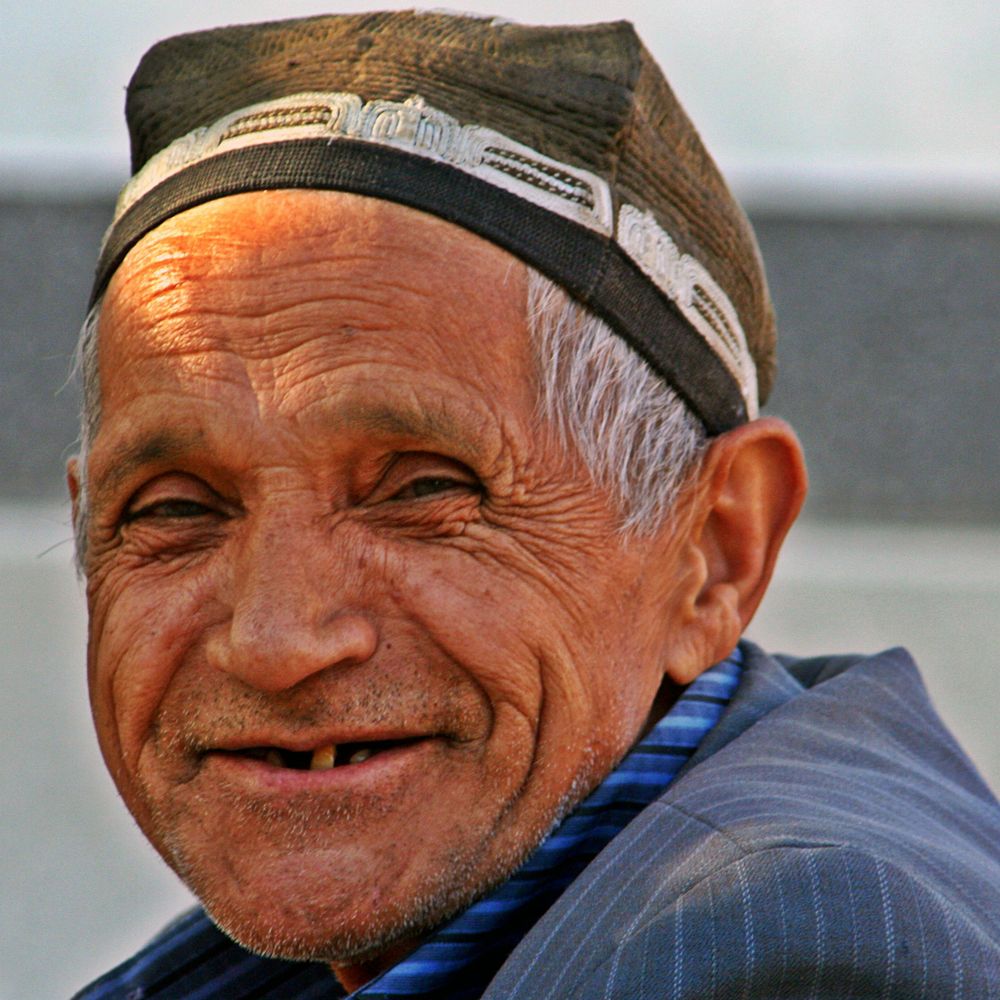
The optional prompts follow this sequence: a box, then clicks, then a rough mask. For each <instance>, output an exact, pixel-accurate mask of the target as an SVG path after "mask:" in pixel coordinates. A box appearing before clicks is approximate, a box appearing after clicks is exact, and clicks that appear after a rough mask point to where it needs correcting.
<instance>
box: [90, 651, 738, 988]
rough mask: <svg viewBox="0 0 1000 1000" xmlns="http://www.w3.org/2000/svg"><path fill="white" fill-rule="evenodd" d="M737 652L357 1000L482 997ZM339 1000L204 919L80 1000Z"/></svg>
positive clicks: (682, 748)
mask: <svg viewBox="0 0 1000 1000" xmlns="http://www.w3.org/2000/svg"><path fill="white" fill-rule="evenodd" d="M741 669H742V654H741V652H740V650H739V649H738V648H737V649H736V650H735V651H734V652H733V654H732V655H731V656H730V657H729V658H728V659H726V660H723V661H722V662H721V663H718V664H716V665H715V666H714V667H712V668H711V669H710V670H708V671H706V672H705V673H704V674H702V675H701V676H700V677H699V678H698V679H697V680H695V681H694V682H693V683H692V684H690V685H689V686H688V687H687V688H686V689H685V690H684V692H683V693H682V694H681V696H680V698H678V700H677V701H676V703H675V704H674V705H673V707H672V708H671V709H670V711H668V712H667V713H666V715H664V716H663V718H662V719H661V720H660V721H659V722H658V723H657V724H656V725H655V726H654V727H653V729H652V730H650V732H649V733H648V735H647V736H646V737H645V738H644V739H643V740H642V741H641V742H640V743H639V744H637V745H636V747H635V748H634V749H632V750H631V751H630V752H629V753H628V754H627V755H626V757H625V758H624V759H623V760H622V762H621V763H620V764H619V765H618V767H617V768H615V770H614V771H612V772H611V774H609V775H608V777H607V778H605V780H604V781H603V782H602V783H601V784H600V785H599V786H598V787H597V788H596V789H595V790H594V791H593V792H591V794H590V795H589V796H588V797H587V798H586V799H584V801H583V802H582V803H581V804H580V806H578V807H577V808H576V809H575V810H574V811H573V812H572V813H571V814H570V815H569V816H568V817H567V818H566V819H565V820H563V821H562V823H560V824H559V825H558V826H557V827H556V828H555V829H554V830H553V831H552V833H551V834H549V836H548V837H547V838H546V839H545V840H544V841H543V842H542V844H541V845H540V846H539V847H538V848H537V849H536V850H535V851H534V853H533V854H532V855H531V856H530V857H529V858H528V860H527V861H526V862H525V863H524V864H523V865H522V866H521V868H520V869H519V870H518V871H517V872H515V874H514V875H512V876H511V877H510V878H509V879H508V880H507V881H506V882H504V883H503V884H502V885H500V886H499V887H498V888H497V889H495V890H494V891H493V892H492V893H490V894H489V895H488V896H486V897H484V898H483V899H481V900H479V901H478V902H476V903H474V904H473V905H472V906H470V907H469V908H468V909H467V910H465V911H464V912H463V913H461V914H459V915H458V916H457V917H455V918H454V919H453V920H451V921H450V922H449V923H447V924H445V925H444V926H443V927H441V928H440V929H439V930H438V931H436V932H435V933H434V934H433V935H432V936H431V937H430V938H428V939H427V940H426V941H425V942H424V943H423V944H422V945H421V946H420V947H419V948H417V949H416V950H415V951H414V952H412V953H411V954H410V955H409V956H407V957H406V958H404V959H403V960H402V961H401V962H399V963H398V964H397V965H395V966H393V967H392V968H390V969H387V970H386V971H385V972H383V973H382V974H381V975H379V976H377V977H376V978H375V979H373V980H371V981H370V982H368V983H366V984H365V985H364V986H363V987H361V989H359V990H358V991H357V992H355V993H353V994H351V1000H382V998H390V997H392V998H399V997H424V998H428V997H448V998H449V1000H474V998H478V997H480V996H481V995H482V993H483V992H484V991H485V990H486V987H487V986H488V985H489V983H490V981H491V980H492V979H493V977H494V976H495V975H496V973H497V972H498V971H499V969H500V966H501V965H502V964H503V963H504V961H505V959H506V958H507V956H508V955H509V954H510V953H511V951H513V949H514V948H515V946H516V945H517V944H518V942H519V941H520V940H521V939H522V938H523V937H524V936H525V934H527V933H528V931H529V930H530V929H531V928H532V927H533V926H534V924H535V923H536V922H537V921H538V919H539V918H540V917H541V916H542V915H543V914H544V913H545V911H546V910H547V909H548V908H549V907H550V906H551V905H552V904H553V903H554V902H555V901H556V900H557V899H558V898H559V896H560V895H561V894H562V893H563V892H564V891H565V889H566V888H567V886H569V884H570V883H571V882H572V881H573V880H574V879H575V878H576V877H577V876H578V875H579V874H580V872H582V871H583V869H584V868H585V867H586V866H587V865H588V864H589V863H590V862H591V861H592V860H593V859H594V858H595V857H596V856H597V854H598V853H599V852H600V851H601V850H602V848H604V847H605V845H607V843H608V842H609V841H610V840H611V839H612V838H613V837H614V836H615V834H617V833H619V832H620V831H621V830H622V829H624V827H625V826H626V825H627V824H628V823H629V822H630V821H631V820H632V819H633V818H634V817H635V816H636V815H637V814H638V813H639V812H641V811H642V810H643V809H644V808H645V807H646V806H648V805H649V804H650V803H651V802H652V801H653V800H654V799H656V798H658V797H659V796H660V795H661V794H662V793H663V791H664V790H665V789H666V787H667V785H669V784H670V782H671V781H672V780H673V778H674V776H675V775H676V774H677V772H678V771H680V769H681V768H682V767H683V766H684V764H685V763H687V761H688V760H689V759H690V757H691V755H692V754H693V753H694V751H695V750H696V749H697V747H698V744H699V743H700V742H701V741H702V740H703V739H704V737H705V736H706V735H707V734H708V732H709V730H711V729H712V727H713V726H714V725H715V724H716V722H717V721H718V720H719V718H720V716H721V715H722V713H723V711H724V710H725V708H726V706H727V705H728V704H729V700H730V699H731V697H732V695H733V693H734V692H735V690H736V687H737V685H738V684H739V679H740V673H741ZM221 996H225V997H227V998H233V1000H251V998H253V1000H279V998H280V1000H320V998H323V1000H338V998H340V1000H342V998H344V997H345V996H346V994H345V993H344V992H343V990H342V989H341V988H340V986H339V985H338V983H337V981H336V980H335V979H334V977H333V976H332V974H331V973H330V970H329V968H328V967H327V966H325V965H321V964H318V963H301V962H285V961H280V960H275V959H266V958H261V957H259V956H256V955H251V954H250V953H249V952H246V951H244V950H243V949H242V948H240V947H239V946H238V945H236V944H234V943H233V942H232V941H230V940H229V939H228V938H227V937H225V935H223V934H222V932H221V931H219V930H217V929H216V928H215V927H214V925H212V923H211V922H210V921H209V920H208V918H207V917H206V916H205V914H204V912H203V911H202V910H200V909H197V910H194V911H191V912H190V913H188V914H185V915H184V916H183V917H181V918H179V919H178V920H177V921H176V922H175V923H173V924H172V925H170V926H169V927H167V928H166V929H165V930H164V931H163V932H162V933H161V934H160V935H159V936H158V937H157V938H155V939H154V940H153V941H152V942H151V943H150V944H149V945H147V946H146V948H144V949H143V950H142V951H140V952H139V953H138V954H137V955H135V956H134V957H133V958H132V959H130V960H129V961H128V962H126V963H125V964H124V965H121V966H119V967H118V968H117V969H115V970H113V971H112V972H110V973H108V974H107V975H106V976H104V977H102V978H101V979H99V980H98V981H97V982H96V983H94V984H92V985H91V986H90V987H88V988H87V989H85V990H83V991H82V992H81V993H79V994H78V995H77V998H76V1000H110V998H115V1000H125V998H127V1000H145V998H147V997H156V998H157V1000H167V998H171V997H174V998H178V1000H180V998H184V1000H200V998H206V1000H207V998H212V997H221Z"/></svg>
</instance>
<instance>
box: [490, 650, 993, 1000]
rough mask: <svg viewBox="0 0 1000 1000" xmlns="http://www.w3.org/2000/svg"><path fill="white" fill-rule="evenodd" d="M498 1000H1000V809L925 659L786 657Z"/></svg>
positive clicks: (589, 875)
mask: <svg viewBox="0 0 1000 1000" xmlns="http://www.w3.org/2000/svg"><path fill="white" fill-rule="evenodd" d="M744 652H745V656H746V660H745V663H746V667H745V673H744V677H743V681H742V683H741V685H740V688H739V690H738V692H737V694H736V696H735V697H734V699H733V701H732V703H731V705H730V707H729V710H728V711H727V713H726V714H725V715H724V716H723V718H722V720H721V721H720V722H719V723H718V725H717V726H716V727H715V729H713V730H712V732H711V733H709V735H708V736H707V737H706V739H705V741H704V742H703V743H702V745H701V746H700V747H699V749H698V751H697V753H696V755H695V757H694V758H692V760H691V761H690V762H689V764H688V765H687V767H686V769H685V771H683V772H682V773H681V775H680V776H678V778H677V779H675V781H674V783H673V784H672V785H671V786H670V787H669V788H668V790H667V791H666V793H665V794H664V795H663V797H662V798H661V799H659V800H658V801H657V802H655V803H654V804H653V805H652V806H650V807H648V808H647V809H646V810H644V812H643V813H642V814H641V815H640V816H639V817H638V818H637V819H636V820H634V821H633V822H632V823H631V824H630V825H629V826H628V827H627V828H626V829H625V830H624V831H623V832H622V833H621V834H619V835H618V836H617V837H616V838H615V839H614V840H613V841H612V842H611V844H610V845H609V846H608V847H607V848H606V849H605V850H604V852H603V853H602V854H601V855H600V856H599V857H598V858H597V860H596V861H594V862H593V863H592V864H591V865H590V867H589V868H588V869H587V870H586V871H585V872H584V873H583V874H582V875H581V876H580V878H579V879H577V881H576V882H574V883H573V885H572V886H571V887H570V888H569V889H568V890H567V891H566V893H565V894H564V895H563V896H562V897H561V898H560V900H559V901H558V902H557V903H556V904H555V905H554V906H553V907H552V909H551V910H550V911H549V912H548V913H547V914H546V915H545V916H544V917H543V918H542V920H541V921H539V923H538V924H536V926H535V927H534V928H533V929H532V930H531V932H530V933H529V934H528V935H527V936H526V937H525V938H524V939H523V940H522V941H521V943H520V944H519V946H518V947H517V948H516V949H515V951H514V952H513V954H512V955H511V957H510V959H509V960H508V961H507V963H506V964H505V965H504V967H503V969H502V970H501V971H500V974H499V975H498V976H497V978H496V979H495V980H494V981H493V983H492V985H491V987H490V989H489V990H488V991H487V993H486V994H485V998H489V1000H501V998H503V1000H513V998H519V1000H529V998H530V1000H545V998H581V1000H598V998H600V1000H612V998H614V1000H647V998H648V1000H654V998H655V1000H688V998H690V1000H694V998H697V1000H710V998H716V1000H731V998H743V997H753V998H769V1000H770V998H781V997H783V998H802V1000H804V998H830V1000H832V998H838V1000H841V998H848V997H865V998H868V997H882V998H898V1000H918V998H927V1000H939V998H956V1000H958V998H967V1000H983V998H991V997H996V998H1000V806H998V804H997V802H996V800H995V799H994V798H993V796H992V795H991V794H990V792H989V790H988V789H987V787H986V786H985V785H984V783H983V781H982V779H981V778H980V777H979V775H978V774H977V773H976V771H975V769H974V768H973V767H972V765H971V764H970V763H969V761H968V760H967V758H966V757H965V755H964V754H963V753H962V751H961V749H960V748H959V747H958V745H957V744H956V743H955V741H954V739H953V738H952V737H951V735H950V734H949V733H948V732H947V730H946V729H945V728H944V726H943V725H942V723H941V722H940V720H939V719H938V717H937V715H936V714H935V712H934V710H933V709H932V708H931V706H930V704H929V702H928V699H927V695H926V692H925V691H924V688H923V685H922V684H921V682H920V680H919V677H918V676H917V673H916V668H915V667H914V665H913V663H912V661H911V660H910V658H909V656H908V655H907V654H906V652H904V651H903V650H898V649H897V650H890V651H889V652H887V653H883V654H880V655H878V656H874V657H836V658H830V657H826V658H823V659H815V660H792V659H788V658H772V657H769V656H767V655H765V654H764V653H763V652H761V650H759V649H757V648H756V647H754V646H753V645H752V644H749V643H748V644H745V645H744Z"/></svg>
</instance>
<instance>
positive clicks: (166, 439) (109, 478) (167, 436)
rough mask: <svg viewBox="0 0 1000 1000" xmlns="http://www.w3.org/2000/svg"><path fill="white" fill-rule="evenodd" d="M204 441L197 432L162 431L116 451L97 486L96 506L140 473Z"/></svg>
mask: <svg viewBox="0 0 1000 1000" xmlns="http://www.w3.org/2000/svg"><path fill="white" fill-rule="evenodd" d="M203 439H204V435H203V434H201V433H197V432H195V433H180V432H177V431H166V430H161V431H156V432H155V433H154V434H151V435H149V436H147V437H143V438H140V439H139V440H137V441H133V442H131V443H129V444H126V445H123V446H122V447H120V448H118V449H116V451H115V453H114V455H113V456H112V457H111V460H110V462H109V465H108V469H107V471H106V472H105V473H104V475H103V476H101V478H100V479H98V480H97V481H96V482H95V483H94V491H93V499H94V502H95V503H98V504H99V503H100V502H101V501H102V500H103V499H104V498H105V497H106V496H107V495H108V494H109V493H113V492H114V491H115V490H116V489H117V488H118V486H120V485H121V484H122V483H123V482H125V481H126V480H127V479H128V478H129V477H130V476H131V475H132V474H133V473H134V472H135V471H136V470H137V469H141V468H142V467H143V466H145V465H150V464H152V463H154V462H162V461H164V460H169V459H172V458H175V457H180V456H181V455H183V454H184V453H186V452H188V451H190V449H191V448H192V447H193V446H194V445H196V444H199V443H201V442H202V441H203Z"/></svg>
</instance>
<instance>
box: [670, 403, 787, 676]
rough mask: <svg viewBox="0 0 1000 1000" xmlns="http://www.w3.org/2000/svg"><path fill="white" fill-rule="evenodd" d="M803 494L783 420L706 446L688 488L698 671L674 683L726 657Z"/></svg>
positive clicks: (692, 642) (758, 423)
mask: <svg viewBox="0 0 1000 1000" xmlns="http://www.w3.org/2000/svg"><path fill="white" fill-rule="evenodd" d="M806 487H807V477H806V470H805V462H804V459H803V456H802V448H801V446H800V444H799V442H798V439H797V438H796V436H795V433H794V432H793V431H792V429H791V428H790V427H789V426H788V424H786V423H785V422H784V421H782V420H778V419H776V418H773V417H768V418H762V419H760V420H755V421H753V422H752V423H750V424H746V425H744V426H743V427H738V428H736V429H735V430H732V431H729V432H728V433H726V434H723V435H720V436H719V437H718V438H716V440H715V441H713V442H712V445H711V447H710V449H709V452H708V454H707V455H706V456H705V459H704V462H703V464H702V469H701V472H700V475H699V477H698V481H697V483H696V484H695V485H694V486H693V495H692V498H691V506H692V510H691V522H690V523H691V531H690V535H689V544H690V545H691V552H690V556H691V558H692V560H696V561H697V562H698V564H699V567H700V577H701V583H700V587H699V588H698V589H697V593H692V594H691V595H690V598H691V599H690V603H689V606H688V614H689V620H688V622H687V623H686V626H685V628H686V629H688V630H690V631H689V636H688V640H689V641H688V645H689V646H690V647H691V650H692V656H691V659H692V661H693V662H694V663H697V664H699V665H700V669H695V670H694V673H693V676H692V677H688V678H679V677H678V678H675V679H676V680H679V681H680V682H682V683H684V682H686V681H689V680H693V679H694V676H697V674H698V673H700V670H704V669H706V668H707V667H708V666H711V665H712V664H713V663H715V662H717V661H718V660H720V659H722V658H723V657H725V656H727V655H728V654H729V653H730V652H731V651H732V649H733V647H734V646H735V645H736V643H737V641H738V640H739V638H740V636H741V635H742V633H743V630H744V629H745V628H746V626H747V625H748V623H749V622H750V620H751V618H752V617H753V615H754V613H755V612H756V610H757V606H758V605H759V604H760V601H761V599H762V598H763V596H764V592H765V591H766V589H767V585H768V583H769V582H770V580H771V574H772V573H773V571H774V564H775V562H776V560H777V558H778V552H779V551H780V549H781V544H782V542H783V541H784V538H785V535H786V534H787V533H788V529H789V528H790V527H791V526H792V523H793V522H794V521H795V518H796V517H797V516H798V513H799V511H800V510H801V508H802V504H803V502H804V500H805V495H806Z"/></svg>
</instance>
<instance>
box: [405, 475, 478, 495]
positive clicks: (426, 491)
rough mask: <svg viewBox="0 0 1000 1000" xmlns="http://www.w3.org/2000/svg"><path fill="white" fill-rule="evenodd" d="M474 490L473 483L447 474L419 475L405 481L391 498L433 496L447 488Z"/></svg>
mask: <svg viewBox="0 0 1000 1000" xmlns="http://www.w3.org/2000/svg"><path fill="white" fill-rule="evenodd" d="M456 489H459V490H476V489H477V487H476V486H475V484H473V483H469V482H465V481H463V480H459V479H452V478H450V477H448V476H421V477H420V478H419V479H414V480H413V481H412V482H410V483H407V484H406V486H404V487H403V488H402V489H401V490H399V491H398V492H397V493H395V494H394V495H393V496H392V497H391V499H393V500H410V499H418V498H420V497H429V496H433V495H434V494H435V493H447V492H448V491H449V490H456Z"/></svg>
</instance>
